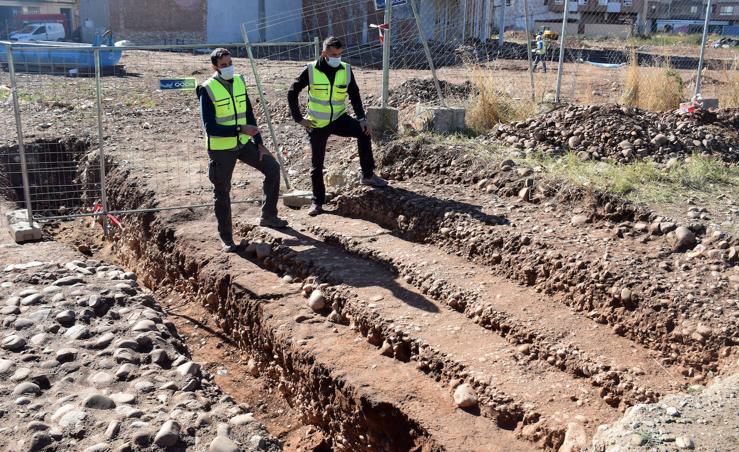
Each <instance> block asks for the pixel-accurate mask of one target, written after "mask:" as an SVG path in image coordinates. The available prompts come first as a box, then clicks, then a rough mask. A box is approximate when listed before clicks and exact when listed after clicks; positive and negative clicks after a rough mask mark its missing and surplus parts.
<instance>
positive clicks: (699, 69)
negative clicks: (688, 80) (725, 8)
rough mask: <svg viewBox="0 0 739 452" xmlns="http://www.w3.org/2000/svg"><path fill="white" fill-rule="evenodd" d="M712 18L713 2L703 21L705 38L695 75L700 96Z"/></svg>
mask: <svg viewBox="0 0 739 452" xmlns="http://www.w3.org/2000/svg"><path fill="white" fill-rule="evenodd" d="M710 17H711V0H708V2H707V3H706V18H705V19H704V21H703V38H702V39H701V53H700V57H699V58H698V73H697V74H696V75H695V93H693V94H694V96H698V95H699V94H700V93H701V75H702V74H701V72H703V56H704V53H705V51H706V40H707V39H708V20H709V19H710Z"/></svg>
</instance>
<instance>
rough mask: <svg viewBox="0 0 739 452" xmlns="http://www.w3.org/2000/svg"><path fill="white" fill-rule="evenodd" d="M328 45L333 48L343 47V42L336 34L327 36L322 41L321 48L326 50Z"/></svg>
mask: <svg viewBox="0 0 739 452" xmlns="http://www.w3.org/2000/svg"><path fill="white" fill-rule="evenodd" d="M329 47H333V48H334V49H343V48H344V43H342V42H341V39H339V38H337V37H336V36H329V37H328V38H326V39H325V40H324V41H323V50H324V51H326V50H328V48H329Z"/></svg>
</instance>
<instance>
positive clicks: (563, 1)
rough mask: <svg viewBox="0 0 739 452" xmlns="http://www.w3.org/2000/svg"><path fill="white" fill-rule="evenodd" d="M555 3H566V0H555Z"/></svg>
mask: <svg viewBox="0 0 739 452" xmlns="http://www.w3.org/2000/svg"><path fill="white" fill-rule="evenodd" d="M554 4H555V5H564V4H565V0H554Z"/></svg>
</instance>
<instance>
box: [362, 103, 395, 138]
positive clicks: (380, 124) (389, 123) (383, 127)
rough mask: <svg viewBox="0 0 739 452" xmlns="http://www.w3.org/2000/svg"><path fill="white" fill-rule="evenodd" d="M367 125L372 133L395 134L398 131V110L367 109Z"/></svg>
mask: <svg viewBox="0 0 739 452" xmlns="http://www.w3.org/2000/svg"><path fill="white" fill-rule="evenodd" d="M367 123H368V124H369V126H370V128H371V129H372V130H373V131H376V132H380V133H384V132H393V133H396V132H397V131H398V109H397V108H382V107H369V108H368V109H367Z"/></svg>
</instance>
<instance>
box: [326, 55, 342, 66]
mask: <svg viewBox="0 0 739 452" xmlns="http://www.w3.org/2000/svg"><path fill="white" fill-rule="evenodd" d="M326 62H327V63H328V65H329V66H331V67H339V66H340V65H341V57H328V58H326Z"/></svg>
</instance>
